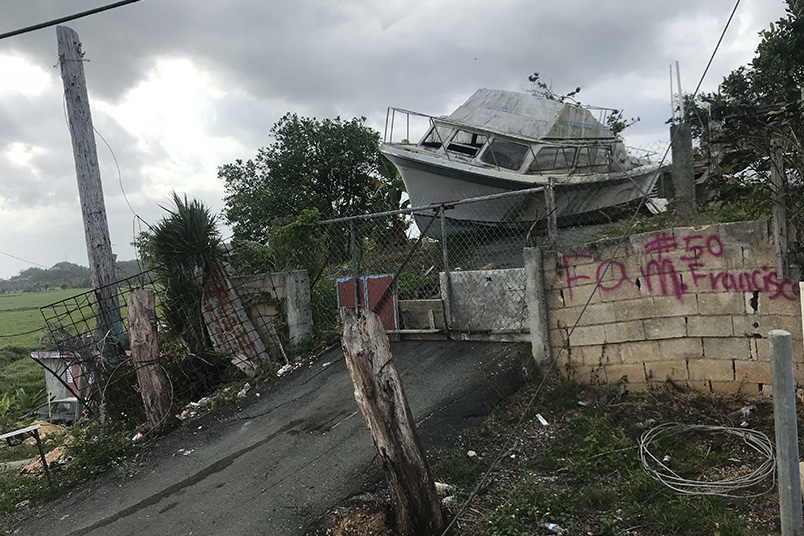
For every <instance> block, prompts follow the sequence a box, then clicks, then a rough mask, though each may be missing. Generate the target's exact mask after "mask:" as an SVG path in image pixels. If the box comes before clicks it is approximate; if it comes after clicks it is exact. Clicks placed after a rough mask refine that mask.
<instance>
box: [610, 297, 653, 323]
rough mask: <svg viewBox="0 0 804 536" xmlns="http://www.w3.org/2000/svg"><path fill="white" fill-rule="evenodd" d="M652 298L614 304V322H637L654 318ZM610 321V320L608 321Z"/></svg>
mask: <svg viewBox="0 0 804 536" xmlns="http://www.w3.org/2000/svg"><path fill="white" fill-rule="evenodd" d="M653 300H654V298H653V297H652V296H643V297H641V298H637V299H634V300H622V301H618V302H614V320H615V321H616V322H623V321H626V320H639V319H643V318H654V317H655V316H656V309H655V308H654V306H653ZM609 321H611V319H609Z"/></svg>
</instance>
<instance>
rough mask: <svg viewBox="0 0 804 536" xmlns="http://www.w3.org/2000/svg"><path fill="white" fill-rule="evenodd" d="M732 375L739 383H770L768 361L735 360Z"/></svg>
mask: <svg viewBox="0 0 804 536" xmlns="http://www.w3.org/2000/svg"><path fill="white" fill-rule="evenodd" d="M734 377H735V379H736V381H738V382H740V383H771V368H770V363H762V362H757V361H735V362H734Z"/></svg>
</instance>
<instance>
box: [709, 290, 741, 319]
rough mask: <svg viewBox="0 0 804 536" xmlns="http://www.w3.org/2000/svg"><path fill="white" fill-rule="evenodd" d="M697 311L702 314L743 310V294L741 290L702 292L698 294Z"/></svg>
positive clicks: (731, 312) (739, 312)
mask: <svg viewBox="0 0 804 536" xmlns="http://www.w3.org/2000/svg"><path fill="white" fill-rule="evenodd" d="M698 312H699V313H700V314H702V315H728V314H742V313H744V312H745V296H744V294H743V293H741V292H704V293H701V294H699V295H698Z"/></svg>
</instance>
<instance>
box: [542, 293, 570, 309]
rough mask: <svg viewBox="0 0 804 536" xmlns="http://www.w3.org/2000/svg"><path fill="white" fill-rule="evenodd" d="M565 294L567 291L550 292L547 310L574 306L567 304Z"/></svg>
mask: <svg viewBox="0 0 804 536" xmlns="http://www.w3.org/2000/svg"><path fill="white" fill-rule="evenodd" d="M564 292H566V289H564V290H562V289H560V288H553V289H551V290H549V291H548V292H547V308H548V309H550V310H551V311H553V310H557V309H561V308H562V307H566V306H568V305H569V306H570V307H571V306H572V305H573V304H571V303H567V302H566V300H565V299H564Z"/></svg>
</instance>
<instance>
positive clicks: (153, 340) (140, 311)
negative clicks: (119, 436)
mask: <svg viewBox="0 0 804 536" xmlns="http://www.w3.org/2000/svg"><path fill="white" fill-rule="evenodd" d="M156 325H157V321H156V301H155V299H154V293H153V292H152V291H150V290H132V291H131V294H129V296H128V330H129V338H130V342H131V359H132V361H133V362H134V368H135V369H136V371H137V383H138V384H139V386H140V394H141V395H142V401H143V404H144V405H145V414H146V416H147V417H148V425H149V427H150V428H151V429H152V430H153V429H162V428H170V427H172V426H174V425H176V424H178V420H177V419H176V416H175V415H173V401H172V399H171V394H172V393H171V388H170V382H169V380H168V378H167V375H166V374H165V372H164V371H163V370H162V368H161V367H160V366H159V339H158V336H157V329H156Z"/></svg>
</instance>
